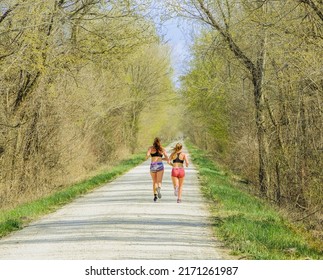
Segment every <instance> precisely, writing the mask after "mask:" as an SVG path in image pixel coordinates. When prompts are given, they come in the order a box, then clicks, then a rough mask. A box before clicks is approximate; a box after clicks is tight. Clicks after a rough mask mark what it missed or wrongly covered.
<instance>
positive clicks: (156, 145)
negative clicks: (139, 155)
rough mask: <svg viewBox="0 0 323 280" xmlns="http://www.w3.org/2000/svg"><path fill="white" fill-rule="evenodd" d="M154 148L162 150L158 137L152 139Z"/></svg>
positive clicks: (158, 150)
mask: <svg viewBox="0 0 323 280" xmlns="http://www.w3.org/2000/svg"><path fill="white" fill-rule="evenodd" d="M153 146H154V148H155V149H156V151H157V152H162V151H163V147H162V145H161V143H160V139H159V138H158V137H156V138H155V139H154V144H153Z"/></svg>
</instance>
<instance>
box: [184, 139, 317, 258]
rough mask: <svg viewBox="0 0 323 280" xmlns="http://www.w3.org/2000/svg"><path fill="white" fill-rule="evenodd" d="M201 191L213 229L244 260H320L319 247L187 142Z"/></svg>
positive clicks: (304, 233)
mask: <svg viewBox="0 0 323 280" xmlns="http://www.w3.org/2000/svg"><path fill="white" fill-rule="evenodd" d="M188 147H189V150H190V153H191V157H192V161H193V162H194V163H195V164H196V165H197V167H198V170H199V174H200V180H201V182H202V185H203V188H202V190H203V193H204V194H205V196H206V197H207V198H208V200H209V201H210V206H211V209H212V217H213V218H212V219H213V221H214V223H213V224H214V230H215V232H216V234H217V235H219V236H220V237H221V239H223V241H224V242H225V244H226V245H227V246H229V247H230V248H231V249H232V252H233V254H238V255H240V256H241V255H242V256H243V257H245V258H247V259H259V260H261V259H276V260H277V259H307V258H311V259H323V251H322V247H321V248H320V247H319V245H318V244H317V245H313V244H314V242H313V240H311V238H310V237H309V236H308V235H307V233H306V232H304V231H302V230H296V227H295V226H294V225H292V224H291V223H290V222H288V221H287V220H286V219H284V218H283V217H282V216H281V215H280V214H279V212H277V211H276V210H275V209H274V208H272V207H271V206H270V205H269V204H268V203H267V202H265V201H263V200H260V199H259V198H256V197H254V196H252V195H250V194H248V193H246V192H245V191H243V190H242V189H239V186H238V185H237V183H235V182H234V181H233V180H232V179H231V175H230V174H229V173H226V172H223V171H222V170H221V168H220V167H218V166H217V165H216V164H215V163H214V162H213V161H211V160H210V159H208V158H207V157H206V155H205V154H204V153H203V151H201V150H199V149H197V148H196V147H194V146H192V145H191V144H189V145H188Z"/></svg>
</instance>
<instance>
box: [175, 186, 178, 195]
mask: <svg viewBox="0 0 323 280" xmlns="http://www.w3.org/2000/svg"><path fill="white" fill-rule="evenodd" d="M174 195H175V196H178V187H176V188H175V189H174Z"/></svg>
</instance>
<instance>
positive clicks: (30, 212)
mask: <svg viewBox="0 0 323 280" xmlns="http://www.w3.org/2000/svg"><path fill="white" fill-rule="evenodd" d="M144 158H145V154H144V153H140V154H136V155H134V156H132V157H131V158H129V159H126V160H123V161H121V162H120V163H119V164H118V165H116V166H114V167H112V168H111V169H109V170H107V171H105V172H103V173H101V174H98V175H96V176H94V177H92V178H90V179H87V180H84V181H82V182H80V183H77V184H75V185H72V186H67V187H66V188H64V189H62V190H60V191H58V192H56V193H54V194H52V195H50V196H48V197H44V198H41V199H38V200H36V201H33V202H30V203H26V204H23V205H20V206H18V207H16V208H15V209H12V210H7V211H0V237H3V236H5V235H7V234H9V233H11V232H13V231H15V230H19V229H21V228H23V227H24V226H25V225H26V224H28V223H29V222H31V221H33V220H35V219H36V218H38V217H40V216H41V215H44V214H47V213H50V212H53V211H54V210H56V209H58V208H59V207H61V206H62V205H65V204H67V203H69V202H71V201H72V200H74V199H75V198H77V197H79V196H81V195H83V194H85V193H88V192H90V191H91V190H93V189H95V188H96V187H98V186H101V185H102V184H104V183H107V182H109V181H111V180H113V179H114V178H116V177H117V176H119V175H121V174H123V173H125V172H126V171H128V170H129V169H131V168H132V167H134V166H136V165H138V164H139V163H141V162H143V161H144Z"/></svg>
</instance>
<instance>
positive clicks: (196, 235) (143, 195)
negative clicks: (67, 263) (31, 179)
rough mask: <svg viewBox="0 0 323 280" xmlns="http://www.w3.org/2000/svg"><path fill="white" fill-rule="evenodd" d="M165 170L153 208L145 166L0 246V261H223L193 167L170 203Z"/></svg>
mask: <svg viewBox="0 0 323 280" xmlns="http://www.w3.org/2000/svg"><path fill="white" fill-rule="evenodd" d="M170 170H171V167H170V166H166V170H165V174H164V183H163V187H162V195H163V196H162V198H161V199H160V200H159V201H158V202H157V203H154V202H153V196H152V190H151V189H152V187H151V178H150V175H149V161H146V162H144V163H143V164H141V165H139V166H137V167H136V168H134V169H132V170H130V171H129V172H128V173H126V174H125V175H123V176H121V177H119V178H118V179H116V180H114V181H113V182H111V183H108V184H106V185H104V186H103V187H101V188H99V189H97V190H96V191H94V192H93V193H90V194H88V195H86V196H84V197H82V198H79V199H77V200H75V202H73V203H71V204H69V205H67V206H65V207H63V208H62V209H60V210H58V211H57V212H55V213H53V214H50V215H47V216H45V217H44V218H42V219H41V220H39V221H37V222H35V223H32V224H30V225H29V226H28V227H26V228H24V229H23V230H21V231H19V232H16V233H14V234H12V235H10V236H8V237H6V238H3V239H2V240H0V259H7V260H8V259H38V260H41V259H46V260H50V259H61V260H66V259H75V260H80V259H88V260H89V259H97V260H99V259H110V260H123V259H146V260H153V259H193V260H194V259H223V258H225V257H224V256H223V253H221V244H220V243H219V242H218V241H216V240H215V239H214V238H213V237H212V232H211V228H210V221H209V219H208V211H207V208H206V206H205V203H204V202H203V198H202V196H201V194H200V191H199V187H198V180H197V172H196V170H195V168H194V166H192V165H191V166H190V168H187V169H186V182H185V185H184V187H185V189H184V190H183V197H182V199H183V202H182V203H181V204H177V203H176V197H175V196H174V193H173V187H172V185H171V180H170Z"/></svg>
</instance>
